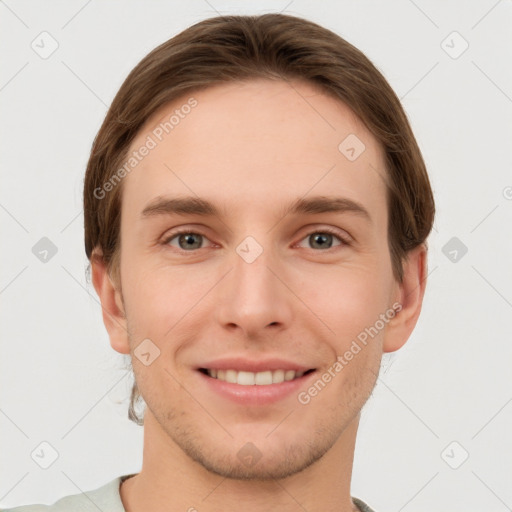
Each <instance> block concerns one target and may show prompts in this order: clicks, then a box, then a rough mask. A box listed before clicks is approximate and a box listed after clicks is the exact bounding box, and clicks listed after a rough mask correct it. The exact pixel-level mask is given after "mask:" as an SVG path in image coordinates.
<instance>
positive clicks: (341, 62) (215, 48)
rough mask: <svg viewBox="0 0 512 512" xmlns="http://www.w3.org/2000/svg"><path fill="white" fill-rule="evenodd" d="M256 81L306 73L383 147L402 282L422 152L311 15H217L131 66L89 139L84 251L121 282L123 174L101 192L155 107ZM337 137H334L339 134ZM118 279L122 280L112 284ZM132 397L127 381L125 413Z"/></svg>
mask: <svg viewBox="0 0 512 512" xmlns="http://www.w3.org/2000/svg"><path fill="white" fill-rule="evenodd" d="M255 78H266V79H270V80H285V81H290V80H302V81H304V80H306V81H308V82H309V83H312V84H316V85H317V86H319V87H320V89H321V90H322V91H323V92H324V93H325V94H328V95H330V96H331V97H334V98H337V99H339V100H341V101H342V102H344V103H345V104H346V105H347V106H348V107H350V108H351V109H352V110H353V111H354V113H355V114H356V115H357V116H358V117H359V118H360V120H361V121H362V122H363V123H364V124H365V126H366V127H367V128H368V130H369V131H370V132H371V133H372V134H373V135H374V136H375V138H376V139H377V141H379V143H380V144H381V146H382V148H383V150H384V154H385V165H386V168H385V173H384V179H385V180H386V181H387V183H386V184H387V191H388V194H387V196H388V197H387V202H388V212H389V223H388V243H389V249H390V255H391V261H392V265H393V272H394V275H395V278H396V279H397V280H398V281H402V279H403V268H402V263H403V260H404V259H405V257H406V255H407V252H408V251H410V250H412V249H414V248H415V247H417V246H419V245H420V244H423V243H425V242H426V238H427V236H428V235H429V233H430V231H431V229H432V224H433V220H434V212H435V206H434V198H433V193H432V189H431V186H430V182H429V178H428V175H427V170H426V167H425V163H424V161H423V157H422V155H421V152H420V149H419V147H418V144H417V142H416V139H415V137H414V135H413V132H412V130H411V127H410V125H409V122H408V119H407V116H406V114H405V112H404V110H403V108H402V105H401V103H400V100H399V99H398V97H397V96H396V94H395V93H394V91H393V89H392V88H391V86H390V85H389V84H388V82H387V81H386V79H385V78H384V77H383V75H382V74H381V73H380V72H379V70H378V69H377V68H376V67H375V66H374V65H373V64H372V62H370V60H369V59H368V58H367V57H366V56H365V55H364V54H363V53H362V52H361V51H360V50H358V49H357V48H355V47H354V46H352V45H351V44H350V43H348V42H347V41H345V40H344V39H342V38H341V37H340V36H338V35H337V34H335V33H334V32H332V31H330V30H328V29H326V28H324V27H322V26H320V25H317V24H316V23H313V22H311V21H308V20H305V19H302V18H299V17H295V16H290V15H285V14H273V13H272V14H263V15H259V16H218V17H214V18H209V19H206V20H203V21H201V22H199V23H196V24H195V25H193V26H191V27H189V28H188V29H186V30H184V31H183V32H181V33H179V34H178V35H176V36H175V37H173V38H172V39H169V40H168V41H166V42H165V43H163V44H161V45H160V46H158V47H157V48H155V49H154V50H152V51H151V52H150V53H149V54H148V55H147V56H146V57H144V58H143V59H142V60H141V61H140V62H139V64H137V66H136V67H135V68H134V69H133V70H132V71H131V72H130V74H129V75H128V77H127V78H126V80H125V81H124V83H123V84H122V86H121V88H120V89H119V91H118V93H117V95H116V96H115V98H114V100H113V102H112V105H111V106H110V109H109V110H108V112H107V115H106V117H105V120H104V122H103V124H102V126H101V128H100V130H99V132H98V134H97V136H96V138H95V139H94V143H93V145H92V149H91V155H90V158H89V161H88V164H87V170H86V174H85V181H84V222H85V252H86V254H87V257H88V258H89V260H90V259H91V256H92V254H93V250H94V249H100V250H101V254H102V258H103V261H104V262H105V264H106V266H107V268H108V269H109V272H110V273H111V275H113V276H114V277H115V279H116V281H117V280H118V279H119V276H118V272H119V252H120V251H119V248H120V240H119V238H120V221H121V197H122V190H123V187H122V185H123V183H122V181H121V182H120V183H119V185H118V186H115V187H113V188H112V190H111V191H109V193H108V194H105V195H104V197H100V196H99V195H98V193H97V191H98V190H103V186H104V184H105V183H106V182H108V181H109V180H112V178H113V177H114V174H115V173H116V171H117V170H118V169H120V168H121V167H122V166H123V163H124V161H125V160H126V157H127V154H128V150H129V147H130V144H131V142H132V141H133V140H134V138H135V136H136V135H137V134H138V132H139V131H140V129H141V127H142V126H143V125H144V123H145V122H146V121H147V120H148V119H149V118H150V117H151V116H152V115H153V114H155V113H156V112H157V111H158V110H160V109H161V108H163V107H164V106H165V105H167V104H168V103H169V102H172V101H174V100H176V99H178V98H180V97H182V96H184V95H185V94H190V93H192V92H194V91H198V90H201V89H205V88H207V87H209V86H212V85H215V84H221V83H227V82H232V81H245V80H250V79H255ZM340 142H341V141H340ZM118 282H119V283H120V280H119V281H118ZM137 398H139V395H138V391H137V389H136V383H134V386H133V389H132V398H131V405H130V410H129V418H130V419H132V420H133V421H135V422H136V423H138V424H142V423H143V421H142V419H140V418H137V416H136V414H135V412H134V401H135V400H136V399H137Z"/></svg>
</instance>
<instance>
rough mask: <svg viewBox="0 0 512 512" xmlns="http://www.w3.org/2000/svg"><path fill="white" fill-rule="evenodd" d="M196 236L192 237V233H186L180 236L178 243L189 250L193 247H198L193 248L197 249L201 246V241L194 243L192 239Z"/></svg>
mask: <svg viewBox="0 0 512 512" xmlns="http://www.w3.org/2000/svg"><path fill="white" fill-rule="evenodd" d="M196 236H197V235H194V234H193V233H187V234H185V235H181V236H180V242H185V246H186V247H189V248H190V247H192V246H194V245H196V246H198V247H194V248H199V247H200V246H201V241H199V242H195V241H194V237H196Z"/></svg>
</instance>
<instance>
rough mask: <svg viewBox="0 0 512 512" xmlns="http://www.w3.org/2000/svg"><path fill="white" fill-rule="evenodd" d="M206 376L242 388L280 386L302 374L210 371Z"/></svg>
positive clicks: (288, 371)
mask: <svg viewBox="0 0 512 512" xmlns="http://www.w3.org/2000/svg"><path fill="white" fill-rule="evenodd" d="M208 375H209V376H210V377H213V378H214V379H215V378H216V379H219V380H223V381H226V382H231V383H232V384H240V385H242V386H254V385H256V386H268V385H269V384H280V383H281V382H284V381H288V380H293V379H298V378H299V377H302V376H303V375H304V372H296V371H295V370H286V371H285V370H274V371H270V370H267V371H265V372H257V373H254V372H244V371H239V372H238V371H236V370H210V369H208Z"/></svg>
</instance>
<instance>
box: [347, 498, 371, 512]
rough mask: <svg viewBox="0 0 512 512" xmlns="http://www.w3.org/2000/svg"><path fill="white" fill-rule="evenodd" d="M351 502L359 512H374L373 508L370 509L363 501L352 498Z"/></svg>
mask: <svg viewBox="0 0 512 512" xmlns="http://www.w3.org/2000/svg"><path fill="white" fill-rule="evenodd" d="M352 501H353V502H354V505H355V506H356V507H357V508H358V509H359V510H360V511H361V512H375V510H373V508H371V507H370V506H369V505H367V504H366V503H365V502H364V501H363V500H361V499H359V498H354V497H353V496H352Z"/></svg>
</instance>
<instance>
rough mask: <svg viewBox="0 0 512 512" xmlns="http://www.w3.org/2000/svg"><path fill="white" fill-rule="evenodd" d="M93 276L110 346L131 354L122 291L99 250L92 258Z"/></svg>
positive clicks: (120, 351)
mask: <svg viewBox="0 0 512 512" xmlns="http://www.w3.org/2000/svg"><path fill="white" fill-rule="evenodd" d="M91 275H92V283H93V285H94V289H95V290H96V293H97V294H98V297H99V299H100V302H101V309H102V313H103V323H104V324H105V327H106V329H107V332H108V335H109V338H110V344H111V345H112V348H113V349H114V350H116V351H117V352H119V353H121V354H129V353H130V344H129V338H128V327H127V322H126V316H125V311H124V305H123V299H122V295H121V291H120V290H118V289H117V288H118V287H117V286H116V284H115V283H114V282H113V280H112V278H111V276H110V275H109V273H108V271H107V267H106V264H105V262H104V260H103V255H102V253H101V251H100V250H98V249H94V251H93V253H92V256H91ZM119 287H120V283H119Z"/></svg>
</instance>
